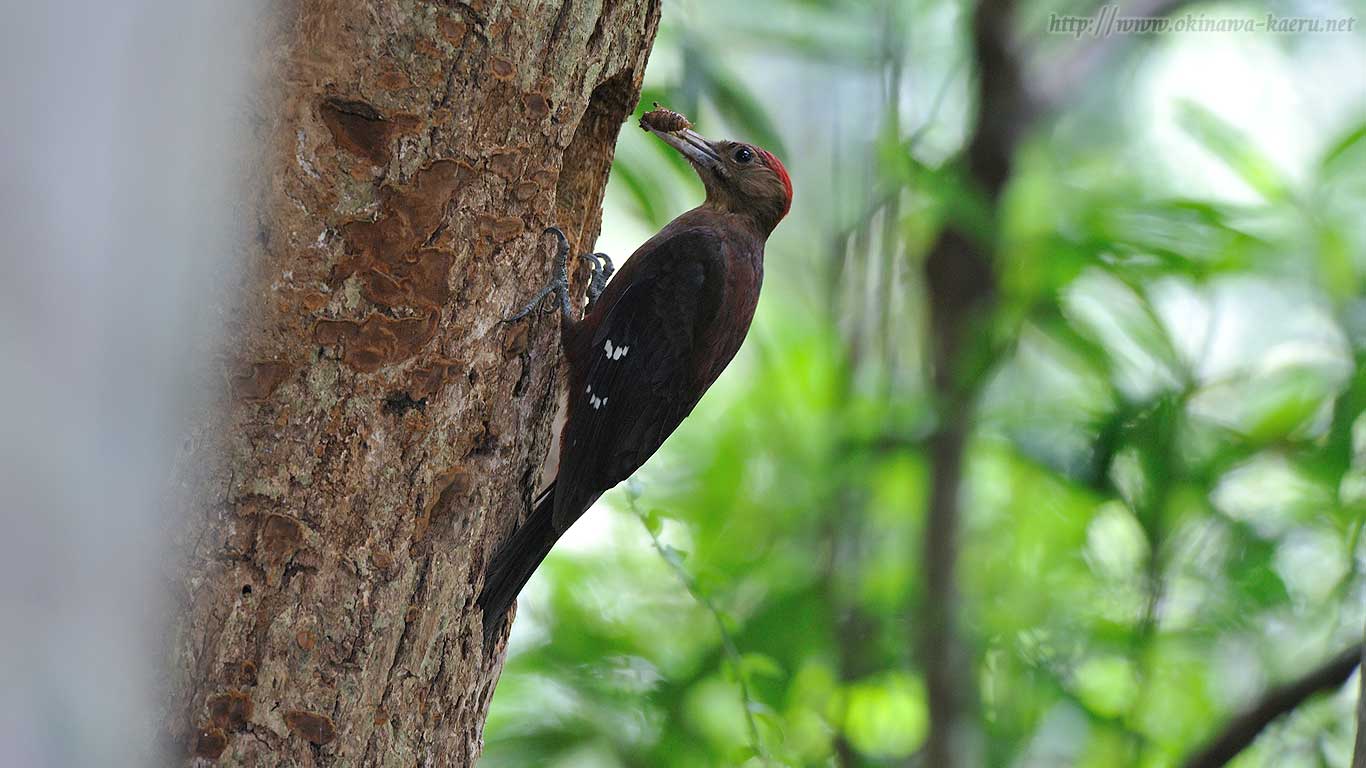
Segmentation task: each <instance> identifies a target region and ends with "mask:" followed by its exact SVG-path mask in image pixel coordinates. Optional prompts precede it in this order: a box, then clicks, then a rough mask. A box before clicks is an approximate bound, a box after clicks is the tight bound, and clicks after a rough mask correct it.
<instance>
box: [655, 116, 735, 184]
mask: <svg viewBox="0 0 1366 768" xmlns="http://www.w3.org/2000/svg"><path fill="white" fill-rule="evenodd" d="M649 131H650V133H653V134H654V135H656V136H658V137H659V138H661V139H663V140H664V143H665V144H668V145H669V146H671V147H673V148H674V149H676V150H678V152H679V154H681V155H683V156H684V157H686V158H688V160H689V161H690V162H692V164H693V165H695V166H697V167H698V168H706V169H707V170H709V171H711V172H712V173H714V174H716V175H717V176H724V175H725V166H724V165H723V164H722V163H721V156H720V155H719V154H717V152H716V150H715V149H713V148H712V143H711V142H710V141H707V140H706V139H705V138H703V137H702V134H700V133H698V132H697V131H694V130H693V129H691V128H684V129H683V130H681V131H667V132H666V131H660V130H656V129H655V128H652V127H651V128H649Z"/></svg>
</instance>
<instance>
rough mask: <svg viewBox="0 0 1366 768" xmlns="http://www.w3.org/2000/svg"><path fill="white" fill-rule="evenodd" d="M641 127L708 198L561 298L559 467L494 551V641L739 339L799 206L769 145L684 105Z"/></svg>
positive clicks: (488, 622)
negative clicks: (773, 244) (539, 572)
mask: <svg viewBox="0 0 1366 768" xmlns="http://www.w3.org/2000/svg"><path fill="white" fill-rule="evenodd" d="M663 111H665V112H667V110H663ZM651 114H655V113H651ZM670 115H671V116H677V117H678V118H679V119H678V120H674V119H673V118H672V117H669V116H670ZM665 117H668V119H664V118H665ZM680 121H681V122H680ZM641 125H642V127H644V128H646V129H647V130H649V131H651V132H653V133H655V134H656V135H657V136H659V137H660V138H661V139H663V140H664V141H665V142H667V143H668V144H669V145H670V146H672V147H674V148H675V149H677V150H678V151H679V152H680V153H682V154H683V155H684V156H685V157H686V158H687V159H688V160H689V161H690V162H691V163H692V165H693V167H694V168H695V169H696V171H697V174H698V176H699V177H701V179H702V183H703V185H704V186H705V187H706V190H707V199H706V202H704V203H703V204H702V205H701V206H699V207H697V208H694V209H693V210H691V211H688V212H687V213H684V214H682V215H681V216H679V217H678V218H676V219H674V220H673V221H672V222H670V223H669V224H668V225H667V226H665V227H664V229H662V230H660V232H659V233H658V234H656V235H655V236H654V237H652V238H650V239H649V240H648V241H646V242H645V244H644V245H642V246H640V248H638V249H637V250H636V252H635V253H634V254H632V256H631V258H630V259H629V260H627V262H626V264H625V265H624V266H623V267H622V269H621V271H620V273H619V274H617V276H616V277H615V279H613V280H612V281H611V282H610V283H608V284H607V286H606V288H605V290H603V291H602V293H601V295H600V296H598V297H597V299H596V301H594V302H593V303H592V307H591V309H590V311H589V312H588V314H587V315H585V316H584V317H583V319H582V320H579V321H575V320H574V319H573V317H572V315H571V314H570V313H569V309H568V303H567V302H564V301H562V303H561V306H562V315H561V317H562V323H561V339H562V343H563V346H564V350H565V356H566V358H567V360H568V362H569V406H568V414H567V420H566V422H565V425H564V429H563V431H562V432H561V434H560V463H559V471H558V474H557V476H556V479H555V481H554V483H552V484H551V485H550V487H549V488H548V489H546V491H545V492H544V493H543V494H542V495H541V497H540V498H539V499H538V500H537V502H536V504H535V507H534V509H533V510H532V513H531V515H530V517H529V518H528V519H527V521H526V522H525V523H524V524H523V525H522V527H521V528H519V529H518V530H517V531H516V532H515V533H514V534H513V536H512V538H511V539H510V540H509V541H508V542H507V543H506V544H505V545H504V546H503V547H502V548H501V549H500V550H499V552H498V554H497V555H495V556H494V558H493V560H492V561H491V562H490V563H489V566H488V569H487V571H486V573H485V577H484V588H483V591H482V592H481V593H480V595H479V604H480V606H481V607H482V608H483V611H484V639H485V642H486V644H487V643H488V642H490V641H491V640H492V639H493V637H494V636H495V633H496V631H497V630H498V628H499V627H501V626H502V624H503V622H502V618H503V616H504V615H505V614H506V613H507V611H508V609H509V608H510V607H511V605H512V601H513V600H514V599H516V597H517V593H519V592H520V591H521V589H522V587H523V586H524V585H525V584H526V582H527V580H528V579H529V578H531V574H532V573H533V572H534V571H535V570H536V567H537V566H538V565H540V563H541V561H542V560H543V559H544V558H545V556H546V555H547V554H548V553H549V552H550V549H551V547H552V546H554V544H555V542H556V541H557V540H558V539H559V537H560V536H561V535H562V534H563V533H564V532H565V531H566V530H568V529H569V526H571V525H573V523H574V522H575V521H576V520H578V518H579V517H580V516H581V515H582V514H583V512H584V510H586V509H587V508H588V507H589V506H590V505H591V504H592V503H593V502H594V501H596V500H597V498H598V497H599V496H601V495H602V494H603V493H604V492H605V491H607V490H608V489H610V488H611V487H612V486H614V485H616V484H617V483H619V482H621V481H622V480H625V479H626V478H627V477H629V476H630V475H631V474H632V473H633V472H635V471H636V469H638V468H639V467H640V465H641V464H644V463H645V461H646V460H647V459H649V458H650V456H652V455H653V454H654V452H655V451H656V450H658V448H659V446H660V445H661V444H662V443H663V442H664V440H665V439H666V438H667V437H668V436H669V435H670V434H672V433H673V431H674V429H676V428H677V427H678V425H679V424H680V423H681V422H682V421H683V419H684V418H686V417H687V415H688V414H689V413H691V412H692V409H693V407H694V406H696V405H697V402H698V401H699V400H700V399H701V398H702V395H703V394H704V393H705V392H706V391H707V389H708V388H709V387H710V386H711V385H712V383H713V382H714V381H716V378H717V377H718V376H719V375H720V374H721V372H722V371H723V370H725V368H726V366H727V365H728V364H729V363H730V361H731V359H732V358H733V357H734V356H735V353H736V352H737V351H739V349H740V345H741V343H743V342H744V340H745V335H746V333H747V332H748V331H749V324H750V320H751V319H752V318H753V317H754V308H755V306H756V304H757V303H758V300H759V287H760V284H761V283H762V282H763V272H764V243H765V241H766V240H767V239H768V235H769V233H771V232H772V231H773V229H774V227H776V226H777V225H778V222H779V221H781V220H782V218H783V217H784V216H786V215H787V212H788V209H789V207H790V206H791V202H792V183H791V181H790V179H789V178H788V175H787V171H786V169H784V168H783V165H782V163H781V162H779V161H778V159H777V158H776V157H774V156H773V155H772V154H770V153H768V152H765V151H764V150H762V149H760V148H758V147H755V146H753V145H750V144H744V143H739V142H732V141H708V140H706V139H704V138H702V137H701V136H700V135H698V134H697V133H696V132H695V131H693V130H692V129H691V128H690V127H687V126H689V125H690V124H689V123H688V122H687V120H686V118H683V117H682V116H681V115H677V113H672V112H670V113H668V115H665V116H660V117H659V119H656V120H644V119H642V122H641ZM676 126H684V127H681V128H678V129H677V130H669V129H668V128H670V127H676ZM557 290H563V287H562V286H560V287H558V288H557Z"/></svg>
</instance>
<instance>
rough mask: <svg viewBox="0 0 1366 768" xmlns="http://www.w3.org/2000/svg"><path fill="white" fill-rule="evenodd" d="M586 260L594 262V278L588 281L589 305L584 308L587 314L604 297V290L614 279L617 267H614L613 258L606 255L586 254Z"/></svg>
mask: <svg viewBox="0 0 1366 768" xmlns="http://www.w3.org/2000/svg"><path fill="white" fill-rule="evenodd" d="M584 258H586V259H591V260H592V261H593V276H592V277H591V278H589V280H588V304H587V306H585V307H584V312H587V311H588V310H590V309H592V308H593V303H594V302H596V301H597V300H598V297H599V296H601V295H602V289H604V288H606V287H607V280H608V279H609V278H611V277H612V273H613V272H614V271H616V267H614V266H612V257H611V256H608V255H607V254H605V253H590V254H584Z"/></svg>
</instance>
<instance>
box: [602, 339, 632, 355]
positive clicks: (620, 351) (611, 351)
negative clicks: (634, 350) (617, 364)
mask: <svg viewBox="0 0 1366 768" xmlns="http://www.w3.org/2000/svg"><path fill="white" fill-rule="evenodd" d="M602 351H603V353H604V354H605V355H606V356H607V359H608V360H620V359H621V358H623V357H626V353H627V352H630V351H631V348H630V347H627V346H620V347H614V346H612V340H611V339H608V340H607V341H606V343H604V344H603V345H602Z"/></svg>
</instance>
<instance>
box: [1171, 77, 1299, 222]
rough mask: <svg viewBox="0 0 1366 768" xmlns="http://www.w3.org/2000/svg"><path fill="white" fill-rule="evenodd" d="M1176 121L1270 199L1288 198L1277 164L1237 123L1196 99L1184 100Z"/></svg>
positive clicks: (1249, 184) (1285, 185) (1286, 188)
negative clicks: (1226, 118) (1261, 150)
mask: <svg viewBox="0 0 1366 768" xmlns="http://www.w3.org/2000/svg"><path fill="white" fill-rule="evenodd" d="M1177 122H1178V123H1179V124H1180V126H1181V127H1182V128H1183V129H1184V130H1185V131H1186V132H1187V133H1188V134H1190V136H1191V138H1193V139H1195V140H1196V141H1198V142H1200V144H1201V145H1202V146H1204V148H1205V149H1206V150H1208V151H1209V152H1210V153H1211V154H1213V155H1214V156H1216V157H1218V158H1219V159H1220V160H1223V161H1224V164H1225V165H1227V166H1228V167H1229V169H1230V170H1232V171H1233V172H1234V173H1236V174H1238V176H1240V177H1241V178H1242V179H1243V181H1245V182H1247V184H1248V186H1250V187H1252V188H1253V189H1254V190H1256V191H1257V192H1258V193H1259V194H1261V196H1262V197H1263V198H1265V199H1266V200H1268V201H1277V200H1282V199H1284V198H1286V197H1287V196H1288V194H1289V190H1288V186H1287V184H1286V182H1285V180H1284V178H1283V177H1282V175H1281V173H1280V171H1279V170H1277V168H1276V166H1275V165H1274V164H1273V163H1272V162H1271V160H1270V159H1268V158H1267V157H1266V156H1265V155H1263V154H1262V153H1261V152H1259V151H1258V150H1257V148H1256V146H1255V145H1253V143H1252V140H1251V139H1249V138H1248V137H1247V135H1246V134H1245V133H1243V131H1242V130H1241V129H1239V128H1238V127H1237V126H1235V125H1233V124H1231V123H1229V122H1227V121H1226V120H1224V119H1223V118H1222V117H1220V116H1219V115H1217V114H1215V113H1214V112H1212V111H1210V110H1209V109H1207V108H1205V107H1204V106H1202V105H1200V104H1196V103H1195V102H1193V101H1187V100H1183V101H1182V102H1181V103H1180V106H1179V107H1178V114H1177Z"/></svg>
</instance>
